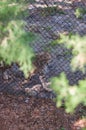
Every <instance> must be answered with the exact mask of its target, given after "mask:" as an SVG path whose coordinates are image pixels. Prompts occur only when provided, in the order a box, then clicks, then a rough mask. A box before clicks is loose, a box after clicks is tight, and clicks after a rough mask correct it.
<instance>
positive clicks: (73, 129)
mask: <svg viewBox="0 0 86 130" xmlns="http://www.w3.org/2000/svg"><path fill="white" fill-rule="evenodd" d="M85 110H86V108H84V107H81V106H79V107H78V108H77V109H76V112H75V113H74V114H72V115H70V114H67V113H66V112H65V111H64V108H57V107H56V106H55V103H54V102H53V101H52V100H51V99H39V98H33V97H31V98H27V97H24V96H18V97H15V96H12V95H6V94H2V93H0V130H81V128H83V127H86V120H85V119H81V117H82V115H83V111H85Z"/></svg>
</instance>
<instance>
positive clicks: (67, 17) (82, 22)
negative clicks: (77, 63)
mask: <svg viewBox="0 0 86 130" xmlns="http://www.w3.org/2000/svg"><path fill="white" fill-rule="evenodd" d="M29 2H30V4H29V5H28V12H29V14H28V17H27V18H25V20H26V22H27V25H26V27H25V30H26V31H31V32H34V33H36V35H37V38H36V40H35V41H34V42H32V43H31V47H32V48H33V50H34V52H35V53H38V54H40V53H42V52H49V53H50V55H51V59H50V61H49V62H48V64H46V65H45V66H44V68H42V69H43V70H42V72H43V76H44V77H45V81H46V82H47V81H48V80H49V79H50V78H51V77H53V76H59V75H60V74H61V72H65V74H66V76H67V78H68V80H69V83H70V84H71V85H73V84H77V83H78V81H79V80H80V79H84V78H86V74H83V73H82V72H81V71H80V70H77V71H76V72H72V71H71V66H70V62H71V59H72V54H71V52H70V50H67V49H66V48H65V47H64V46H62V45H55V46H52V45H51V43H52V41H54V40H55V39H58V38H59V34H60V33H67V34H68V33H78V34H80V35H81V36H84V35H85V34H86V13H85V14H84V15H83V16H82V18H77V17H76V16H75V10H76V8H86V2H85V1H84V0H77V1H75V0H34V1H29ZM0 70H1V72H0V92H6V93H7V92H9V93H10V94H16V95H18V94H24V95H25V94H26V93H25V91H23V89H24V88H25V87H26V88H27V87H28V88H31V87H33V86H34V85H36V84H40V79H39V75H36V76H35V77H32V78H31V79H30V80H29V79H28V80H25V78H24V75H23V73H22V72H21V71H19V69H18V66H17V65H15V64H14V65H12V66H11V67H10V68H8V69H6V70H4V71H3V72H2V69H0ZM37 76H38V77H37ZM34 83H35V84H34ZM43 92H44V93H43ZM40 93H41V94H40ZM40 93H38V92H37V93H36V92H35V91H34V92H33V95H37V94H38V95H41V97H45V96H46V95H47V97H48V96H51V95H50V93H47V92H45V91H43V90H40ZM45 93H46V94H45ZM51 97H52V96H51Z"/></svg>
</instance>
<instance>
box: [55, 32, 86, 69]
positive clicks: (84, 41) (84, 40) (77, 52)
mask: <svg viewBox="0 0 86 130" xmlns="http://www.w3.org/2000/svg"><path fill="white" fill-rule="evenodd" d="M57 41H58V42H57V43H60V44H64V46H66V47H67V48H68V49H71V50H72V54H73V59H72V62H71V65H72V69H73V70H75V69H77V68H79V69H81V70H83V72H84V71H85V65H86V36H83V37H80V36H79V35H73V34H69V35H68V36H65V35H60V40H57Z"/></svg>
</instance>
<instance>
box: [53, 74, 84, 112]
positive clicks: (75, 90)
mask: <svg viewBox="0 0 86 130" xmlns="http://www.w3.org/2000/svg"><path fill="white" fill-rule="evenodd" d="M51 81H52V84H51V87H52V88H53V90H54V91H55V92H56V94H57V98H56V102H57V106H58V107H60V106H61V105H62V104H63V101H64V102H65V107H66V111H67V112H73V110H74V109H75V108H76V106H77V105H79V104H80V103H83V104H84V105H86V80H82V81H79V84H78V85H74V86H70V85H69V83H68V80H67V79H66V76H65V74H64V73H62V74H61V75H60V77H56V78H53V79H52V80H51Z"/></svg>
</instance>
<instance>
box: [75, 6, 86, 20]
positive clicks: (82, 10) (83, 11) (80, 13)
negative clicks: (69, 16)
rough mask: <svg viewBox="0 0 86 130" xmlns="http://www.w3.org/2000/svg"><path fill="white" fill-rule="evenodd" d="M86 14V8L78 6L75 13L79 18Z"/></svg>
mask: <svg viewBox="0 0 86 130" xmlns="http://www.w3.org/2000/svg"><path fill="white" fill-rule="evenodd" d="M85 14H86V9H85V8H77V9H76V11H75V15H76V17H77V18H82V17H83V15H85Z"/></svg>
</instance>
